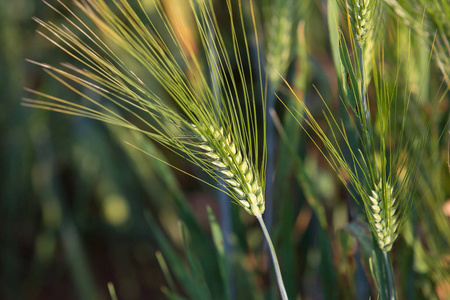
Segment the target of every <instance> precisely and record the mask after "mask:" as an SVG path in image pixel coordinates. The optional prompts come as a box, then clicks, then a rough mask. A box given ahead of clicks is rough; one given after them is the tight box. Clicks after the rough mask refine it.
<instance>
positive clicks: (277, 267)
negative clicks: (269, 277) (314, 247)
mask: <svg viewBox="0 0 450 300" xmlns="http://www.w3.org/2000/svg"><path fill="white" fill-rule="evenodd" d="M256 218H257V219H258V222H259V225H261V229H262V231H263V233H264V237H265V238H266V241H267V244H268V245H269V249H270V255H271V256H272V261H273V267H274V269H275V275H276V277H277V282H278V287H279V289H280V294H281V299H283V300H288V296H287V293H286V288H285V287H284V283H283V278H282V277H281V270H280V265H279V264H278V259H277V255H276V253H275V248H274V247H273V244H272V240H271V239H270V235H269V232H268V231H267V228H266V224H264V220H263V218H262V216H261V215H256Z"/></svg>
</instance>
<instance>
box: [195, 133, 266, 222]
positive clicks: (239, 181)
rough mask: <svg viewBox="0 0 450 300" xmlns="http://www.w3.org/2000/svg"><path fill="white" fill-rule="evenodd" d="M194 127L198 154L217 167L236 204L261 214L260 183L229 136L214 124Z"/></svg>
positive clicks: (263, 204) (262, 197)
mask: <svg viewBox="0 0 450 300" xmlns="http://www.w3.org/2000/svg"><path fill="white" fill-rule="evenodd" d="M193 128H194V131H195V133H196V135H197V142H198V147H199V148H200V149H199V150H200V152H201V153H202V154H203V155H204V156H205V158H207V159H209V160H210V161H211V164H213V165H214V166H215V167H216V170H217V173H218V174H219V175H220V176H221V178H222V180H223V181H224V182H225V183H226V188H227V190H228V192H229V194H230V196H231V197H232V198H233V199H234V200H235V202H236V204H238V205H240V206H242V207H243V208H244V209H245V210H246V211H247V212H248V213H249V214H251V215H254V216H260V215H262V214H263V213H264V209H265V201H264V191H263V188H262V186H261V180H260V178H259V176H258V174H257V172H256V171H255V170H254V168H253V166H252V165H251V164H250V162H249V160H248V158H247V155H246V154H245V153H243V151H242V150H241V149H240V148H239V146H238V145H237V144H236V143H235V142H234V139H233V136H232V134H231V133H227V132H226V131H225V130H224V129H223V128H222V127H221V128H218V129H216V128H215V127H214V126H213V125H209V126H207V125H204V126H200V127H196V126H193Z"/></svg>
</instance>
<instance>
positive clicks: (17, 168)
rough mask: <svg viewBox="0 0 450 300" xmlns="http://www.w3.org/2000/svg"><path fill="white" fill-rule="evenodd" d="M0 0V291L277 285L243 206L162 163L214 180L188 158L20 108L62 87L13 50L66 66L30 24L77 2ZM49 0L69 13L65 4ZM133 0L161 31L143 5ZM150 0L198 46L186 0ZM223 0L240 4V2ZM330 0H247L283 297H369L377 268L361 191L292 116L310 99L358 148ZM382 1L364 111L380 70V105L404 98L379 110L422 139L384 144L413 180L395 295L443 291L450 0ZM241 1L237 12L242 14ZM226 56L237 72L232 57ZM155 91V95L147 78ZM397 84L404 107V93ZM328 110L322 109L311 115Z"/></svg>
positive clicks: (198, 294)
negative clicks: (34, 94)
mask: <svg viewBox="0 0 450 300" xmlns="http://www.w3.org/2000/svg"><path fill="white" fill-rule="evenodd" d="M0 1H1V2H0V77H1V80H0V95H1V109H0V132H1V143H0V154H1V155H0V176H1V180H0V185H1V188H0V299H5V300H6V299H8V300H9V299H49V300H51V299H68V300H70V299H115V298H114V297H115V294H116V296H117V299H119V300H128V299H129V300H131V299H279V295H278V288H277V282H276V280H275V276H274V274H273V269H272V263H271V261H270V256H269V252H268V249H267V246H266V244H265V242H264V240H263V235H262V233H261V230H260V228H259V227H258V222H257V221H256V219H255V218H254V217H253V216H251V215H249V214H248V213H247V212H246V211H244V210H243V209H241V207H239V206H237V205H234V204H232V203H231V202H230V200H229V199H227V196H224V194H222V193H221V192H219V191H217V190H216V189H214V188H213V187H211V186H208V185H206V184H204V183H202V182H200V181H199V180H196V179H194V178H193V177H191V176H189V175H187V174H186V173H183V172H180V171H177V170H176V169H174V168H171V167H169V166H168V165H167V164H165V163H163V162H161V161H166V162H170V164H172V165H174V166H176V167H177V168H179V169H181V170H185V171H186V172H188V173H190V174H193V175H194V176H196V177H199V178H200V179H202V180H204V181H207V182H210V183H211V180H210V179H208V177H207V176H205V174H204V173H202V171H201V170H200V168H199V167H197V166H194V165H192V164H189V163H188V162H186V161H185V160H183V159H182V158H180V157H179V156H176V155H174V153H172V152H170V151H168V150H167V149H165V148H164V147H161V146H160V145H158V144H157V143H154V142H152V141H151V140H150V139H148V138H146V137H144V136H142V135H140V134H139V133H137V132H136V131H131V130H128V129H126V128H122V127H118V126H114V125H108V124H106V123H103V122H98V121H96V120H91V119H87V118H83V117H76V116H68V115H64V114H59V113H56V112H51V111H47V110H39V109H34V108H29V107H25V106H23V105H21V103H22V102H23V99H26V98H28V97H30V93H29V92H27V91H26V90H25V89H24V88H28V89H32V90H37V91H41V92H44V93H48V94H51V95H55V96H57V97H73V96H69V94H68V92H67V87H64V86H63V85H62V84H61V82H58V81H57V80H54V79H53V78H51V76H48V74H46V73H45V72H43V71H42V68H40V67H39V66H37V65H35V64H32V63H30V62H27V61H26V60H27V59H29V60H32V61H38V62H45V63H48V64H51V65H54V66H59V65H60V64H61V63H63V62H68V63H73V64H76V63H77V61H76V60H75V58H74V57H70V56H68V55H67V54H65V53H64V52H63V51H61V50H60V49H58V48H57V47H56V46H55V45H54V44H52V43H50V42H49V41H47V40H46V39H45V38H43V37H42V36H41V35H40V34H39V33H38V32H37V31H36V30H42V28H41V27H40V26H39V25H38V24H37V23H36V22H35V21H33V19H32V17H38V18H39V19H42V20H46V21H51V22H53V23H55V24H58V26H61V24H67V22H68V20H73V19H74V18H75V17H74V16H68V17H67V18H68V19H65V18H64V17H63V16H62V15H60V14H58V13H56V12H55V11H54V10H52V9H51V8H50V7H49V6H48V5H46V4H45V3H43V2H41V1H38V0H14V1H13V0H0ZM48 2H49V4H50V5H52V6H55V7H57V8H58V9H61V7H63V6H62V4H61V3H58V2H57V1H53V0H48ZM128 2H129V3H130V5H131V6H132V7H133V8H135V9H139V8H140V5H139V2H137V1H135V0H129V1H128ZM212 2H214V9H215V12H216V15H217V16H219V19H218V20H217V22H218V24H219V26H220V29H221V31H222V33H221V34H222V36H223V37H224V39H225V40H226V41H227V40H231V39H232V37H231V33H230V32H228V31H227V28H229V27H227V26H226V25H223V28H222V25H221V24H226V22H227V18H226V16H227V14H228V9H229V8H228V7H227V2H226V1H220V0H215V1H212ZM62 3H64V4H65V5H67V7H69V8H70V9H71V10H73V11H75V12H77V13H80V11H79V9H78V8H77V7H75V6H74V4H73V3H72V1H70V0H63V1H62ZM141 3H142V7H143V8H144V10H145V11H146V12H147V14H148V15H149V16H150V17H152V18H154V20H155V21H154V22H155V23H156V26H160V27H159V28H163V26H164V24H163V22H162V20H161V19H160V18H159V17H158V13H157V10H156V8H155V3H154V2H153V1H152V0H142V1H141ZM161 3H162V6H163V7H164V8H165V9H166V11H167V17H168V20H169V21H170V22H174V23H177V24H178V27H177V30H178V31H177V32H176V34H177V35H178V36H180V37H182V38H183V42H184V43H186V45H191V47H192V48H193V49H197V50H198V49H202V48H201V47H202V46H201V45H200V43H199V40H198V38H196V34H197V31H196V28H197V27H196V25H195V22H194V19H193V15H192V12H191V10H190V5H189V3H188V1H184V0H161ZM231 3H232V4H233V5H235V6H236V7H238V1H231ZM340 3H341V2H339V1H335V0H330V1H320V0H303V1H296V0H262V1H254V4H253V5H254V9H255V13H254V16H255V22H256V28H257V31H258V35H259V37H260V39H259V40H258V41H259V42H258V43H259V44H255V43H256V42H254V40H253V39H254V37H252V32H249V33H248V36H249V44H250V46H249V47H250V53H252V55H254V54H255V53H256V50H255V49H261V55H262V57H263V61H264V63H263V65H264V68H265V70H266V71H265V72H264V74H263V76H264V78H265V80H264V82H265V83H264V84H263V89H265V90H266V91H267V105H268V108H269V109H270V108H271V109H270V111H268V115H267V124H268V125H267V126H268V129H267V135H268V137H267V149H268V150H267V155H268V157H267V159H268V162H267V179H266V180H267V183H266V197H267V199H269V198H270V199H271V200H270V201H269V200H267V203H266V212H265V213H264V215H263V217H264V218H265V219H266V224H267V227H268V229H269V232H270V233H271V236H272V240H273V242H274V245H275V249H276V251H277V254H278V259H279V262H280V267H281V272H282V274H283V279H284V283H285V286H286V290H287V294H288V295H289V298H290V299H369V298H370V297H371V299H377V291H379V282H378V281H377V279H376V276H378V275H377V271H376V270H377V267H376V266H375V265H376V264H377V261H376V257H377V255H379V253H381V251H380V249H379V248H378V246H377V243H376V242H375V241H374V239H373V235H372V232H371V227H369V225H368V222H367V217H366V214H365V212H364V207H363V206H364V205H362V203H364V202H362V201H359V204H357V203H356V201H355V199H353V198H352V195H354V194H358V193H357V192H356V193H352V192H351V191H352V188H350V189H349V190H348V189H346V188H345V186H344V184H343V183H342V182H345V181H346V180H347V179H348V175H349V174H348V173H346V170H345V168H344V169H339V170H337V171H338V172H336V170H334V169H333V168H332V167H330V165H329V163H328V162H329V161H327V159H326V158H325V157H324V155H322V154H323V153H322V152H326V150H325V147H324V146H323V144H322V143H324V141H323V140H321V139H319V138H318V137H317V136H315V132H314V130H312V129H311V128H309V127H308V126H305V127H306V128H305V130H302V128H301V126H300V125H299V123H300V124H307V122H308V119H307V118H304V117H303V116H304V111H305V110H307V111H308V112H310V113H311V116H313V117H314V118H315V120H317V123H318V124H319V125H320V127H321V128H323V129H324V131H325V133H326V134H327V135H330V134H332V133H333V132H337V131H336V128H338V129H339V128H340V127H339V126H342V128H345V129H346V133H347V134H348V137H347V139H337V140H336V141H337V145H341V146H342V149H343V150H342V152H343V154H342V155H343V156H344V157H346V158H347V159H348V160H349V161H351V160H352V157H351V154H349V153H350V152H348V149H350V150H352V149H353V151H354V152H355V153H357V152H358V149H359V148H360V147H361V146H360V142H359V138H360V136H359V135H358V132H359V130H361V128H359V127H358V126H355V125H354V122H353V123H352V121H351V120H352V118H355V116H354V115H353V113H355V112H356V110H351V109H349V107H351V106H352V104H351V103H352V102H351V100H348V99H347V97H349V98H351V95H350V92H349V91H351V90H352V85H351V83H352V80H353V77H352V76H351V74H352V73H351V72H347V73H345V72H344V73H341V72H340V71H339V70H340V69H341V67H342V65H341V63H342V61H343V60H345V58H347V56H346V55H345V53H346V52H345V51H346V50H345V49H347V48H345V49H344V47H342V45H345V44H346V43H347V44H348V45H349V46H348V54H349V55H348V62H350V61H351V62H352V63H353V64H355V62H354V61H355V60H356V57H357V53H356V52H355V51H354V49H352V48H351V47H350V44H351V43H350V39H351V35H350V33H349V31H351V29H349V28H350V27H349V26H348V24H347V20H349V21H351V15H349V16H348V18H346V16H344V15H343V13H342V9H340V7H339V4H340ZM379 5H380V8H379V10H380V11H379V12H378V15H377V16H371V18H374V20H376V22H375V24H374V25H372V26H373V27H374V28H375V29H374V34H373V37H369V38H370V39H372V40H371V41H372V42H371V43H373V45H370V47H369V46H367V47H368V48H367V49H369V50H367V49H366V48H364V49H363V50H364V51H366V50H367V51H368V52H367V53H366V52H364V53H363V52H361V53H362V55H367V57H368V58H365V59H364V64H365V66H364V68H365V71H366V72H363V73H362V74H363V75H362V77H367V78H365V79H363V80H362V81H363V82H366V85H367V89H366V90H365V91H364V92H363V93H366V94H367V96H368V98H369V99H371V102H370V104H369V106H370V108H371V110H372V112H376V111H377V108H378V107H379V106H380V105H379V104H377V102H376V101H375V98H376V97H377V96H376V95H378V91H380V90H382V89H381V88H380V87H379V85H378V84H379V82H378V81H377V76H378V75H380V74H381V75H380V78H381V77H382V76H384V77H383V78H384V79H383V80H384V81H383V84H385V86H386V90H387V91H388V93H390V95H391V98H392V99H393V103H400V104H398V107H399V109H398V110H397V109H396V110H393V112H392V114H391V115H392V120H394V121H393V123H399V124H400V123H402V122H404V124H406V125H405V126H404V129H403V130H402V131H401V135H402V136H404V137H405V140H407V141H408V143H409V144H408V145H410V148H412V147H415V146H416V144H417V145H419V144H420V142H421V141H424V140H425V142H424V145H423V148H420V156H415V155H412V154H410V153H409V152H401V151H400V150H398V152H399V153H398V156H399V157H406V159H405V161H408V166H409V163H410V162H412V163H413V167H412V169H413V170H414V171H412V172H411V174H412V175H411V177H412V178H413V179H414V185H413V187H408V189H410V190H408V193H409V192H410V194H411V196H410V199H411V200H410V203H409V204H410V207H409V209H408V211H407V213H406V215H407V218H405V219H404V222H403V224H402V226H401V227H402V230H401V231H400V232H399V237H398V239H397V240H396V242H395V244H394V245H393V248H392V250H391V251H390V256H391V259H392V265H393V270H394V272H393V273H394V278H393V280H394V282H395V286H396V293H397V296H398V299H408V300H409V299H450V163H449V155H450V154H449V147H450V128H449V119H450V105H449V104H450V96H449V95H448V88H449V86H450V80H449V76H450V59H449V57H450V42H449V40H448V39H449V38H450V3H449V2H448V1H447V0H434V1H431V0H430V1H425V0H414V1H395V0H384V1H380V2H379ZM233 7H234V6H233ZM245 8H246V7H245V6H244V9H243V11H244V13H243V16H242V18H243V19H244V23H246V24H247V23H251V22H252V20H251V16H252V15H251V14H249V13H248V9H247V10H246V9H245ZM232 9H236V8H235V7H234V8H232ZM375 18H376V19H375ZM338 27H339V28H340V29H341V32H342V36H341V35H340V33H339V32H340V31H338ZM163 38H164V37H163ZM238 39H239V41H240V43H241V44H240V45H242V44H243V39H242V37H238ZM225 44H226V43H225ZM367 44H368V43H366V45H367ZM198 51H199V52H200V51H201V50H198ZM229 51H230V52H231V51H232V49H229ZM370 51H372V52H370ZM339 57H341V58H339ZM343 57H344V58H343ZM380 57H382V59H381V58H380ZM249 60H250V56H249ZM380 60H382V64H380ZM372 61H373V62H376V63H375V64H374V65H375V66H376V67H375V71H374V72H373V73H372V69H373V65H372ZM243 62H244V64H246V67H247V65H250V63H249V61H246V59H243ZM232 63H233V62H232ZM130 64H133V62H130ZM343 64H344V66H343V67H342V68H343V69H345V70H346V71H348V70H349V66H348V65H345V62H344V63H343ZM350 64H351V63H350ZM205 65H206V64H205ZM381 65H383V67H381ZM131 66H132V67H133V68H134V70H138V71H139V70H140V67H142V66H139V65H136V63H135V62H134V65H131ZM378 66H380V68H379V69H378ZM377 69H378V70H377ZM382 70H383V71H382ZM233 71H234V72H235V73H236V74H240V70H238V67H237V66H235V65H233ZM349 74H350V75H349ZM355 74H356V73H355ZM367 74H369V75H367ZM371 74H373V75H371ZM377 74H378V75H377ZM356 76H357V75H356ZM284 80H286V82H284ZM355 80H356V79H355ZM364 80H365V81H364ZM286 83H289V87H290V88H291V89H292V90H293V93H292V92H291V91H290V89H289V87H288V85H287V84H286ZM353 87H355V86H353ZM151 88H152V89H153V90H155V91H157V92H158V91H160V90H161V85H159V84H155V85H154V86H151ZM84 93H87V94H89V93H90V91H89V90H85V91H84ZM275 95H276V96H275ZM295 95H296V97H295ZM349 95H350V96H349ZM278 98H279V99H280V100H281V101H279V100H278ZM345 99H347V100H345ZM406 99H408V102H407V103H408V106H406V108H401V107H403V106H402V103H405V101H406ZM298 100H301V101H302V103H304V105H305V106H302V105H299V102H298ZM346 101H350V102H346ZM402 101H403V102H402ZM396 105H397V104H396ZM346 107H347V109H345V108H346ZM396 107H397V106H396ZM286 108H288V109H289V110H290V111H291V112H298V115H297V114H293V115H291V114H290V113H289V112H288V109H286ZM328 108H329V111H330V113H332V115H333V116H334V118H335V119H336V120H337V123H336V124H334V123H333V122H330V119H329V118H328V117H327V115H326V114H324V112H327V113H328ZM352 108H354V107H352ZM402 109H404V110H402ZM349 111H350V113H349ZM410 111H412V112H413V113H411V114H410ZM397 114H398V116H403V118H402V117H399V118H397ZM295 116H300V117H298V120H299V123H298V122H297V121H296V119H295ZM369 119H370V118H369ZM305 120H306V121H305ZM372 121H373V124H372V125H371V126H373V131H374V132H375V133H376V134H378V135H379V132H382V129H380V128H382V127H383V126H382V125H380V124H381V123H380V122H379V121H378V118H376V117H373V116H372ZM309 122H311V121H309ZM333 126H334V127H335V129H334V130H335V131H333V130H332V127H333ZM390 134H391V135H390V136H389V137H387V140H388V142H387V145H388V146H387V147H388V148H389V150H390V151H391V152H395V151H396V147H397V144H396V142H397V141H398V139H399V136H396V135H395V133H390ZM310 137H311V138H310ZM424 137H426V139H424ZM379 142H380V141H379V139H378V138H377V139H375V141H374V143H379ZM128 143H130V144H133V145H136V146H137V147H139V148H141V149H144V150H145V151H146V152H148V153H150V154H152V155H153V156H156V157H158V158H159V159H160V160H158V159H155V158H153V157H151V156H148V155H146V154H144V153H143V152H141V151H139V150H136V149H135V148H133V147H131V146H130V145H129V144H128ZM316 144H317V147H316ZM410 148H408V149H410ZM378 159H379V158H378V156H375V157H374V161H377V162H378ZM353 162H354V163H355V161H353ZM408 168H409V167H408ZM394 171H398V173H402V172H401V171H402V169H400V170H394ZM397 175H398V176H399V178H402V176H404V174H397ZM346 178H347V179H346ZM342 180H343V181H342ZM214 184H215V183H214V182H212V183H211V185H213V186H214ZM356 198H358V196H356ZM394 231H395V230H394ZM393 239H394V240H395V238H393ZM380 247H381V245H380ZM388 251H389V250H388ZM377 253H378V254H377ZM374 270H375V271H374ZM374 274H375V275H374ZM380 276H382V277H383V276H384V275H380ZM109 283H110V285H109V289H108V284H109ZM112 286H113V287H114V290H115V293H114V292H112ZM380 299H383V297H381V298H380Z"/></svg>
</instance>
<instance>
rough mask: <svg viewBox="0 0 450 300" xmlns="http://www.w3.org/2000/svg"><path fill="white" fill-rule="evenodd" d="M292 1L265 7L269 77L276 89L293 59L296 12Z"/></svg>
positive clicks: (269, 4) (268, 4) (275, 1)
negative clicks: (293, 33)
mask: <svg viewBox="0 0 450 300" xmlns="http://www.w3.org/2000/svg"><path fill="white" fill-rule="evenodd" d="M293 5H294V3H293V1H292V0H273V1H268V3H266V5H265V7H264V19H265V21H264V23H265V31H266V34H265V39H266V61H267V75H268V79H269V82H270V84H271V85H272V86H273V87H274V88H276V87H277V86H278V84H279V83H280V82H281V78H280V74H281V75H283V76H284V75H285V73H286V71H287V68H288V66H289V61H290V58H291V47H292V41H293V39H292V29H293V27H294V17H295V15H294V11H295V10H293V9H292V6H293Z"/></svg>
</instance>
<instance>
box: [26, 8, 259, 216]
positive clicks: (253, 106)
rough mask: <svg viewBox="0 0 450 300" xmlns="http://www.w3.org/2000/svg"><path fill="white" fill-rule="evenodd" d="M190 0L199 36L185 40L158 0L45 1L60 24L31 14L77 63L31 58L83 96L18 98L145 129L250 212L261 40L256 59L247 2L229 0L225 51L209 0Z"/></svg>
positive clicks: (254, 205) (255, 185)
mask: <svg viewBox="0 0 450 300" xmlns="http://www.w3.org/2000/svg"><path fill="white" fill-rule="evenodd" d="M133 1H134V0H133ZM186 1H187V2H188V3H189V4H190V7H191V8H192V11H191V12H190V13H191V16H192V19H193V20H194V24H193V27H194V28H196V29H197V32H196V35H195V34H192V36H197V38H198V41H191V40H186V39H187V37H186V35H183V34H182V32H184V31H183V30H180V28H178V27H177V26H178V22H177V20H176V18H174V17H173V16H172V15H170V17H169V14H167V13H166V11H165V10H164V7H163V5H162V3H161V2H159V1H158V0H155V3H154V4H155V9H156V10H155V11H154V12H153V14H152V15H151V16H149V15H148V14H147V12H146V11H145V9H144V3H141V2H140V1H139V0H135V2H134V4H135V5H137V6H138V7H140V10H139V11H135V9H134V8H133V6H132V5H131V4H130V3H129V2H128V1H127V0H112V1H108V2H107V1H105V0H82V1H78V0H74V3H75V5H76V6H77V7H78V9H79V10H80V11H81V12H82V13H81V14H80V15H77V14H75V13H74V12H73V11H72V10H70V9H69V8H68V7H67V6H65V5H64V4H63V3H62V2H61V1H59V0H58V2H59V5H61V6H62V7H63V8H64V9H63V10H62V11H60V10H59V9H57V8H55V7H53V6H51V5H50V4H48V5H49V6H50V7H51V8H52V9H54V10H55V11H56V12H57V13H59V14H61V15H62V16H64V18H65V20H66V24H64V25H56V24H54V23H52V22H44V21H41V20H39V19H36V21H37V22H38V23H39V24H40V25H41V27H42V28H43V29H44V30H46V32H41V31H39V33H40V34H41V35H42V36H44V37H45V38H46V39H47V40H49V41H50V42H51V43H53V44H54V45H56V46H57V47H59V48H60V49H61V50H62V51H64V52H65V53H67V54H68V55H69V56H70V57H72V58H73V59H74V61H75V62H76V63H77V65H76V66H75V65H71V64H67V63H66V64H63V65H62V67H53V66H51V65H48V64H41V63H37V64H38V65H40V66H41V67H43V68H44V70H45V71H46V72H47V73H48V74H49V75H50V76H52V77H53V78H55V79H56V80H58V81H59V82H60V83H61V84H62V85H64V86H66V87H67V88H68V90H69V91H72V92H73V93H74V94H75V95H77V98H78V99H79V98H81V99H83V100H84V101H87V102H84V103H77V101H71V100H69V99H62V98H58V97H55V96H53V95H49V94H46V93H43V92H40V91H36V90H29V91H30V92H31V93H32V94H34V95H35V96H36V97H39V98H40V99H24V102H23V104H24V105H25V106H32V107H38V108H44V109H48V110H53V111H58V112H62V113H66V114H71V115H76V116H83V117H89V118H92V119H97V120H100V121H103V122H107V123H111V124H115V125H119V126H123V127H127V128H130V129H132V130H136V131H139V132H142V133H143V134H145V135H147V136H148V137H149V138H151V139H153V140H154V141H156V142H158V143H160V144H161V145H163V146H165V147H167V148H168V149H170V150H172V151H173V152H175V153H176V154H179V155H181V156H182V157H184V158H185V159H186V160H188V161H189V162H191V163H193V164H195V165H197V166H199V167H200V168H202V169H203V170H204V171H205V172H206V173H207V174H208V175H210V176H211V177H212V178H214V179H216V180H217V181H218V183H219V187H218V188H219V189H220V190H222V191H224V192H226V193H228V194H229V195H230V196H231V197H232V199H234V200H235V202H236V203H237V204H239V205H241V206H243V207H244V208H245V209H246V210H247V211H248V212H249V213H251V214H254V215H261V214H262V213H263V212H264V175H265V174H264V173H265V150H264V149H263V151H258V147H259V146H261V145H263V147H264V145H265V142H264V141H263V142H262V141H261V140H260V139H262V140H264V139H265V129H264V125H263V124H264V123H265V93H264V84H263V82H262V75H261V66H260V57H259V48H258V46H256V51H255V52H256V54H257V56H258V57H257V59H256V60H253V61H256V62H257V63H256V66H254V65H252V59H251V58H250V52H251V51H250V48H249V47H250V46H249V45H250V44H256V45H258V40H257V39H258V37H257V33H256V24H255V17H254V14H253V6H252V1H251V0H249V1H245V2H243V3H241V1H240V0H238V1H237V2H238V5H237V9H236V8H234V7H232V4H231V0H227V1H226V3H227V7H228V14H229V22H230V25H229V27H228V28H227V29H228V30H229V31H230V32H231V37H232V39H231V40H232V44H233V45H231V49H233V50H232V51H231V52H230V51H229V50H228V49H230V46H229V45H226V42H225V39H224V38H223V37H222V34H221V31H220V29H219V25H218V21H217V18H216V15H215V13H214V9H213V4H212V1H208V0H205V1H201V0H199V1H197V0H186ZM244 8H245V9H244ZM236 11H238V14H237V15H234V13H235V12H236ZM244 11H246V12H248V13H247V14H245V13H244ZM67 15H68V16H67ZM171 20H175V21H171ZM247 21H249V22H247ZM158 23H162V24H163V26H158V25H157V24H158ZM249 24H250V25H249ZM222 26H223V25H222ZM249 31H250V32H252V36H254V38H255V39H256V41H254V42H252V43H250V42H249V41H247V33H248V32H249ZM242 37H243V38H242ZM191 38H192V37H191ZM196 45H201V46H200V47H198V48H197V46H196ZM199 48H200V49H199ZM244 61H245V62H247V63H244ZM205 69H206V70H208V71H209V72H205ZM236 70H237V73H238V75H236V74H235V72H236ZM255 70H257V71H256V72H255ZM255 73H256V75H255ZM211 74H213V77H214V78H215V80H216V81H217V82H216V85H215V87H212V86H211V84H210V82H211V78H210V76H211ZM155 83H157V84H155ZM161 90H162V92H161ZM67 97H68V96H67ZM86 103H87V104H86ZM258 111H262V117H258V115H257V112H258ZM258 120H262V121H258ZM260 122H261V123H260ZM205 124H208V125H207V126H206V125H205ZM259 162H261V163H259ZM216 187H217V186H216Z"/></svg>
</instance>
